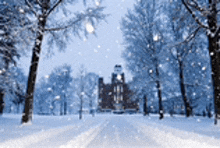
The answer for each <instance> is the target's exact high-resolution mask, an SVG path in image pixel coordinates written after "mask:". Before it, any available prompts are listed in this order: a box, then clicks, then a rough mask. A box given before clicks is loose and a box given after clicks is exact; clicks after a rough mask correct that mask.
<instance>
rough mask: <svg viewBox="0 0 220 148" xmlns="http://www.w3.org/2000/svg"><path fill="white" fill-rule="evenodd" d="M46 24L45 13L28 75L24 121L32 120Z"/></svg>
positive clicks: (39, 24)
mask: <svg viewBox="0 0 220 148" xmlns="http://www.w3.org/2000/svg"><path fill="white" fill-rule="evenodd" d="M45 25H46V17H45V16H44V15H41V16H39V18H38V32H37V38H36V41H35V45H34V48H33V52H32V60H31V66H30V70H29V75H28V84H27V91H26V96H25V107H24V112H23V115H22V123H27V122H29V121H31V120H32V113H33V97H34V88H35V83H36V76H37V68H38V64H39V59H40V57H39V56H40V53H41V45H42V41H43V37H44V29H45Z"/></svg>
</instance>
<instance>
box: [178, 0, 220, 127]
mask: <svg viewBox="0 0 220 148" xmlns="http://www.w3.org/2000/svg"><path fill="white" fill-rule="evenodd" d="M182 3H183V5H184V6H185V7H186V9H187V10H188V12H189V13H190V14H191V16H192V18H193V19H194V20H195V22H196V23H197V24H198V27H197V28H198V29H200V28H202V29H203V30H205V32H206V34H207V37H208V46H209V54H210V58H211V67H212V80H213V87H214V99H215V114H216V120H215V124H217V119H219V118H220V86H219V85H220V63H219V57H220V53H219V43H220V42H219V39H220V37H219V35H220V27H219V21H218V18H219V10H218V7H219V5H220V2H219V1H218V0H209V1H205V0H182ZM194 33H196V32H194Z"/></svg>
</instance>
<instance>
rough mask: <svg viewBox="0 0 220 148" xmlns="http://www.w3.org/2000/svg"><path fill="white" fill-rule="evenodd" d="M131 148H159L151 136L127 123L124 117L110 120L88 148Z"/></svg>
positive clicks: (115, 117)
mask: <svg viewBox="0 0 220 148" xmlns="http://www.w3.org/2000/svg"><path fill="white" fill-rule="evenodd" d="M129 147H137V148H138V147H159V145H157V143H156V142H155V141H153V140H152V139H151V138H150V136H147V135H144V134H143V133H141V132H140V130H138V129H136V128H135V127H134V126H133V125H131V124H130V123H129V122H127V120H126V118H125V117H123V116H114V117H112V118H110V119H109V122H108V123H107V124H106V125H105V127H104V128H103V129H102V131H101V132H100V133H99V134H98V136H97V137H95V139H94V140H93V141H91V143H90V144H89V146H88V148H129Z"/></svg>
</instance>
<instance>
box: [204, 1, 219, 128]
mask: <svg viewBox="0 0 220 148" xmlns="http://www.w3.org/2000/svg"><path fill="white" fill-rule="evenodd" d="M216 3H217V1H212V0H209V4H210V8H211V11H210V12H211V14H210V15H209V16H208V17H207V19H208V25H209V28H210V32H211V34H208V41H209V54H210V57H211V66H212V80H213V88H214V103H215V124H217V119H219V118H220V86H219V85H220V62H219V60H220V59H219V58H220V55H219V54H220V53H219V45H218V42H219V34H217V35H215V36H214V37H213V36H212V34H215V33H216V30H217V29H218V27H217V26H218V25H217V23H218V20H217V13H218V11H217V5H216Z"/></svg>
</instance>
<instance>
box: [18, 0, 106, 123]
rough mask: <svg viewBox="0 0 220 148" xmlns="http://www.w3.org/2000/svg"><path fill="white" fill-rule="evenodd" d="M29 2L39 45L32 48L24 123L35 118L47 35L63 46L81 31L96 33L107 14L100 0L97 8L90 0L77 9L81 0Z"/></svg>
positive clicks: (29, 10) (51, 44) (32, 0)
mask: <svg viewBox="0 0 220 148" xmlns="http://www.w3.org/2000/svg"><path fill="white" fill-rule="evenodd" d="M25 2H26V7H27V9H26V10H27V11H28V12H31V13H32V15H31V17H32V19H33V20H34V19H35V22H36V23H35V25H36V27H35V28H34V29H33V31H34V32H35V41H34V42H35V44H34V47H33V50H32V60H31V65H30V70H29V76H28V85H27V91H26V98H25V110H24V114H23V116H22V123H27V122H29V121H31V120H32V112H33V111H32V110H33V96H34V88H35V82H36V76H37V68H38V63H39V59H40V53H41V50H42V42H43V38H44V36H45V35H48V41H49V44H50V46H51V47H53V45H54V44H55V45H58V47H59V48H62V49H63V48H65V47H66V44H65V43H66V42H67V41H68V39H69V37H70V36H73V35H75V36H80V34H81V33H80V32H81V31H82V32H83V31H84V32H86V33H87V32H90V33H93V32H94V28H95V27H96V25H97V23H98V22H99V21H100V20H103V19H104V18H105V16H106V15H104V14H102V11H103V7H101V6H100V3H97V2H96V3H94V7H89V6H92V5H86V4H87V0H83V2H84V4H85V6H87V8H86V10H84V11H83V10H79V11H74V12H73V11H72V10H73V8H74V7H75V8H76V5H74V4H76V3H78V1H75V0H25ZM91 2H92V1H91ZM70 6H71V7H70ZM75 10H76V9H75ZM29 15H30V14H29ZM62 16H64V17H62ZM84 24H86V26H87V31H85V30H86V29H84V28H85V27H84ZM88 26H89V27H88ZM88 28H90V29H88ZM91 28H93V29H92V30H91Z"/></svg>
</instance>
